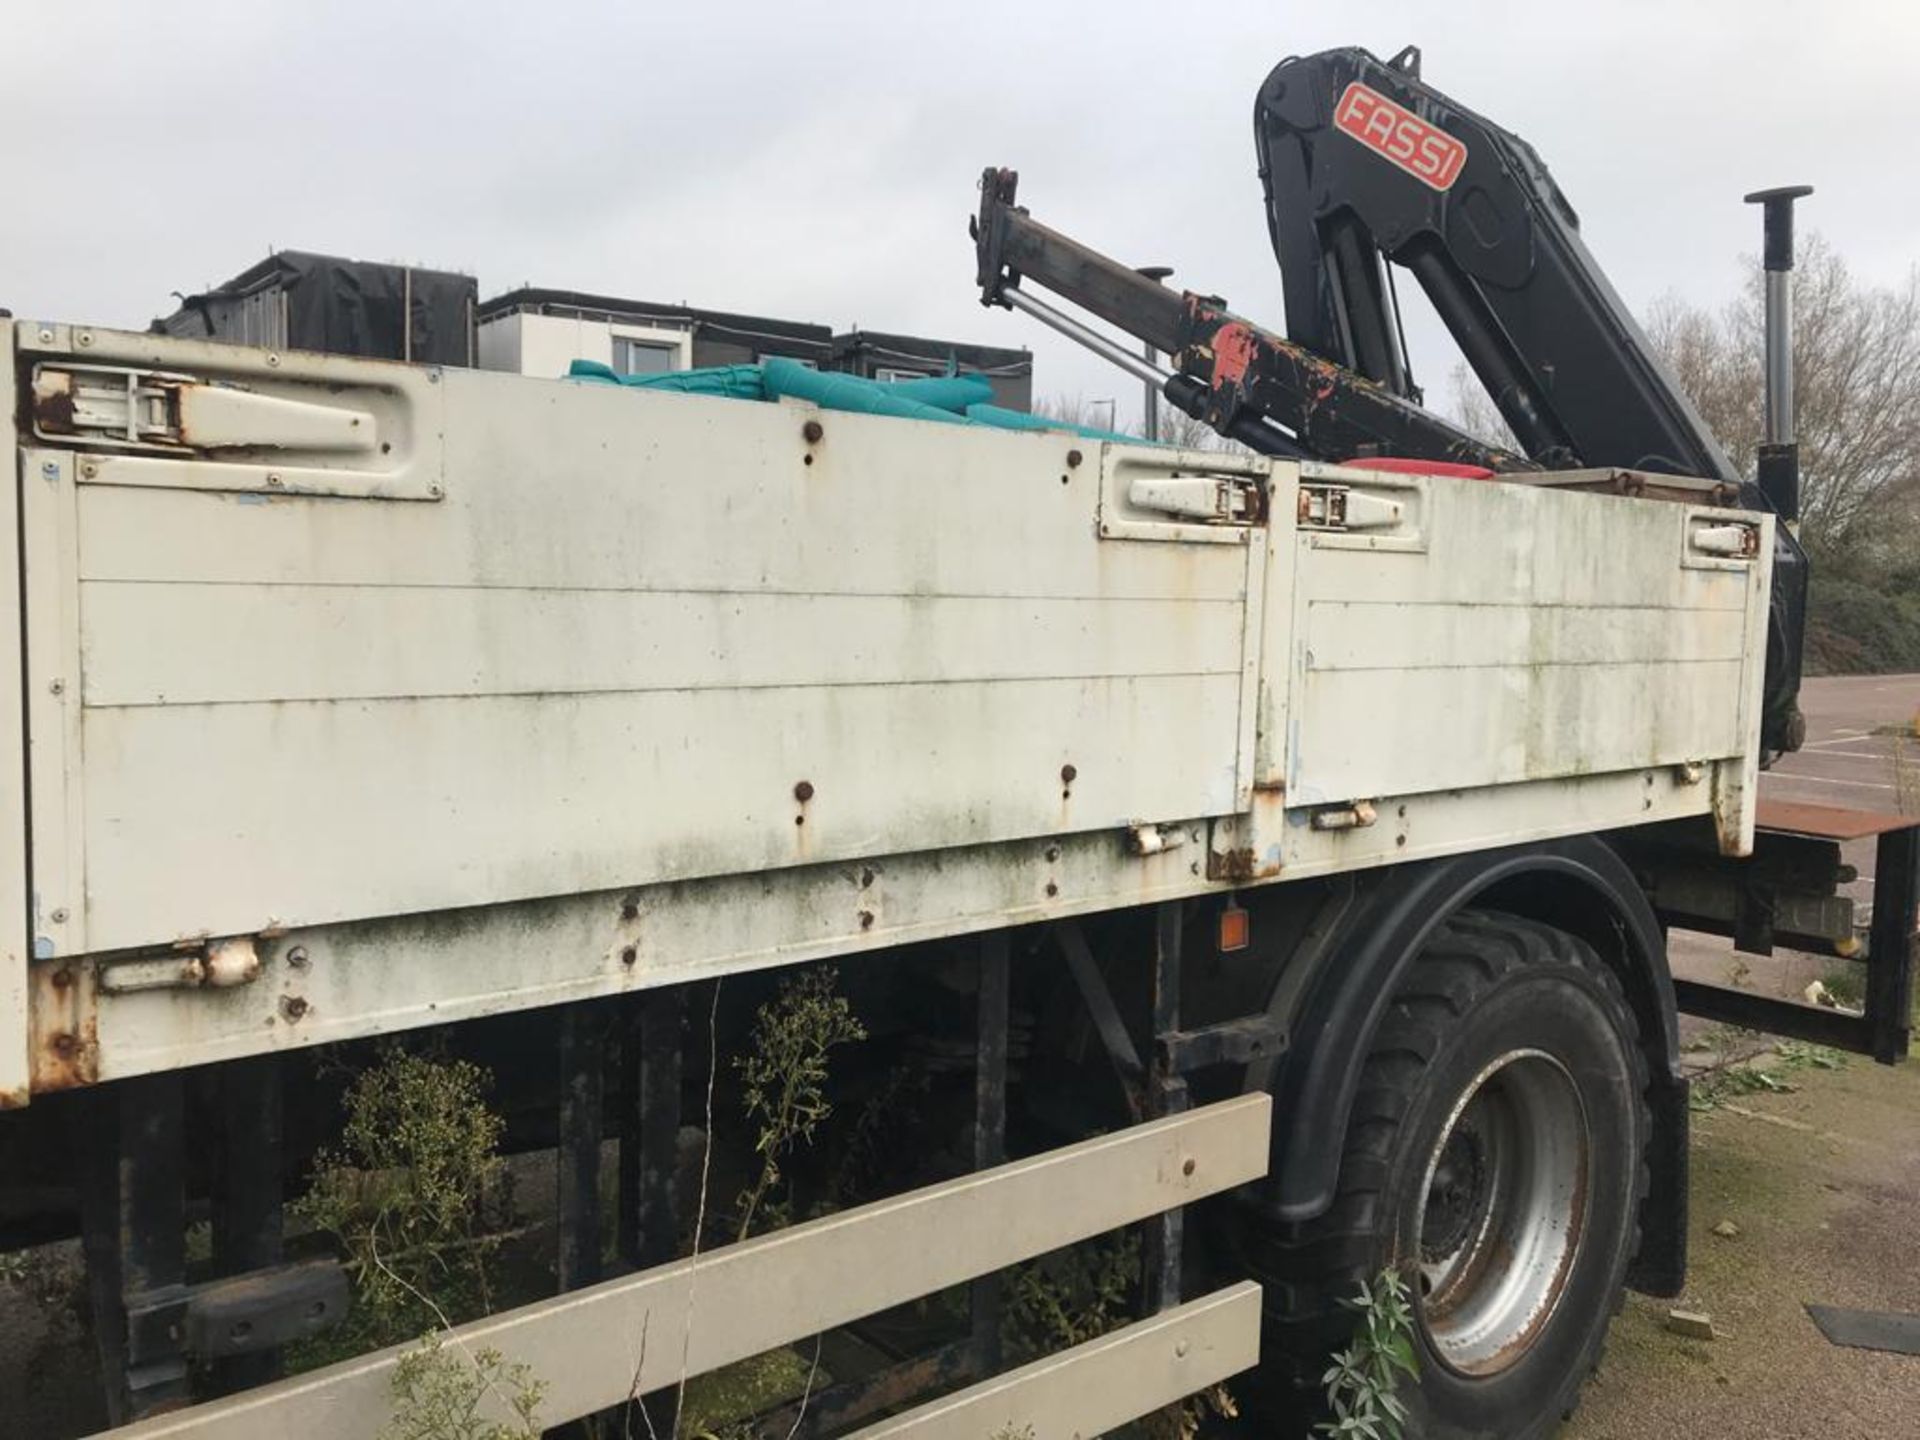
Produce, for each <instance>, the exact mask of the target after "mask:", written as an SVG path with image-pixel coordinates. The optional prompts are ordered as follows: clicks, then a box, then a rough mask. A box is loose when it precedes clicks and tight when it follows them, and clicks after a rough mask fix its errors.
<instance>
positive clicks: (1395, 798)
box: [0, 327, 1771, 1089]
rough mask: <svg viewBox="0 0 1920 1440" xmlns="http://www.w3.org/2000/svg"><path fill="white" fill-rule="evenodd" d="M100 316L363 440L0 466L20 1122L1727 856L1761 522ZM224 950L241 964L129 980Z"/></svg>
mask: <svg viewBox="0 0 1920 1440" xmlns="http://www.w3.org/2000/svg"><path fill="white" fill-rule="evenodd" d="M54 328H55V329H56V330H57V331H58V332H59V333H60V334H63V335H64V334H67V333H69V332H67V331H66V330H65V329H64V328H63V327H54ZM76 333H77V332H76ZM88 333H89V335H90V337H91V338H90V340H89V352H88V354H89V358H90V360H92V361H94V362H100V363H106V364H119V365H134V366H141V365H145V366H153V367H156V368H166V369H168V370H171V371H175V372H186V373H190V374H199V373H201V372H203V371H204V372H206V373H209V374H211V375H213V376H215V377H216V378H221V379H224V380H226V381H228V382H233V381H238V382H239V383H241V384H247V385H252V384H255V383H258V384H259V385H261V386H262V387H263V389H264V390H266V391H269V392H271V393H273V394H276V395H278V396H279V397H280V398H281V399H283V400H289V399H290V400H295V401H301V402H310V403H308V404H305V405H303V406H302V407H301V408H300V409H299V410H298V415H299V418H300V422H301V424H302V425H304V426H308V427H309V428H310V429H311V428H312V427H313V426H314V425H315V424H317V423H319V422H325V421H328V419H329V417H325V416H321V417H319V420H318V421H316V418H315V416H314V415H313V414H312V413H311V410H312V406H313V405H316V404H317V405H321V406H324V405H326V404H329V403H332V401H331V400H330V399H329V398H328V397H341V396H347V397H350V398H351V400H352V403H353V405H354V406H355V407H357V410H358V411H359V412H360V413H363V414H364V415H365V416H367V417H368V420H369V423H371V424H373V425H374V427H375V429H376V431H377V435H376V436H375V437H374V440H373V441H369V442H368V443H366V444H362V445H359V446H358V447H357V448H354V449H352V450H350V451H342V452H338V453H335V452H327V453H317V454H314V455H310V456H307V457H305V459H304V460H303V463H302V464H301V465H300V466H298V467H293V466H289V467H287V468H285V469H276V468H274V465H273V462H272V460H271V457H263V456H261V455H259V454H254V455H251V456H234V457H232V458H229V457H228V456H227V455H225V454H214V455H204V454H203V455H199V456H196V457H192V458H188V459H173V458H169V457H165V456H159V455H153V454H146V455H140V456H126V455H122V456H120V457H118V458H115V457H112V456H108V455H105V454H100V455H95V454H92V453H91V452H89V451H88V450H87V449H86V448H84V447H78V446H72V445H66V444H57V443H55V444H47V445H45V446H43V447H42V448H33V447H32V446H31V445H30V446H29V447H28V448H25V449H23V450H22V451H21V452H20V453H21V456H22V460H23V463H24V464H25V466H26V472H27V473H26V476H25V481H24V483H25V488H24V490H23V491H22V511H21V516H20V526H21V533H22V538H23V547H24V552H25V554H26V557H27V560H26V569H25V588H26V594H27V603H26V616H25V625H26V656H25V663H26V670H27V695H26V701H25V706H26V711H27V734H28V743H29V747H30V748H29V757H30V758H29V762H28V770H29V774H30V779H31V782H32V783H31V810H32V815H31V819H32V827H31V833H32V836H33V842H34V851H33V855H32V857H31V866H32V870H31V873H32V879H33V887H32V891H31V900H32V916H33V920H32V924H31V928H30V929H29V928H28V926H27V923H26V921H25V920H24V919H23V921H22V925H21V927H20V929H21V931H22V933H27V934H31V935H32V937H33V945H34V950H35V954H36V957H37V958H36V960H35V961H34V962H33V964H32V966H31V970H30V990H29V996H28V1001H27V1004H26V1005H25V1006H24V1007H22V1006H21V1005H20V1004H19V1003H18V1002H17V1000H15V1001H10V1000H9V999H8V998H7V996H8V992H7V991H6V990H5V989H4V984H5V981H4V975H0V1046H4V1045H9V1044H10V1045H12V1047H13V1053H16V1054H17V1053H18V1052H19V1050H20V1049H21V1048H22V1047H21V1045H20V1043H19V1032H26V1039H25V1046H24V1049H25V1051H26V1054H27V1056H28V1057H29V1061H30V1073H31V1078H32V1083H33V1086H34V1088H36V1089H56V1088H65V1087H69V1086H73V1085H78V1084H85V1083H90V1082H92V1081H96V1080H102V1079H114V1078H119V1077H122V1076H127V1075H134V1074H140V1073H145V1072H148V1071H153V1070H159V1069H167V1068H173V1067H177V1066H181V1065H188V1064H198V1063H206V1062H209V1061H213V1060H218V1059H224V1058H232V1057H236V1056H240V1055H246V1054H252V1053H257V1052H259V1051H262V1050H270V1049H280V1048H288V1047H299V1046H305V1045H311V1044H316V1043H322V1042H325V1041H331V1040H341V1039H347V1038H352V1037H357V1036H364V1035H369V1034H377V1033H381V1032H384V1031H392V1030H399V1029H405V1028H409V1027H413V1026H419V1025H427V1024H433V1023H438V1022H445V1021H451V1020H456V1019H463V1018H471V1017H474V1016H481V1015H488V1014H497V1013H503V1012H508V1011H513V1010H518V1009H524V1008H527V1007H530V1006H534V1005H546V1004H556V1003H560V1002H564V1001H570V1000H580V999H586V998H589V997H593V996H604V995H612V994H618V993H621V992H624V991H629V990H633V989H638V988H642V987H646V986H652V985H662V984H671V983H677V982H680V981H684V980H690V979H695V978H700V977H702V976H712V975H717V974H723V973H728V972H731V971H735V970H742V969H748V968H757V967H764V966H772V965H781V964H789V963H794V962H797V961H801V960H806V959H813V958H819V957H825V956H831V955H837V954H845V953H851V952H855V951H860V950H870V949H877V948H880V947H884V946H890V945H898V944H903V943H907V942H912V941H920V940H929V939H936V938H941V937H948V936H955V935H962V934H966V933H970V932H977V931H982V930H990V929H994V928H998V927H1001V926H1006V925H1012V924H1023V923H1030V922H1037V921H1044V920H1048V919H1056V918H1060V917H1064V916H1068V915H1074V914H1081V913H1087V912H1093V911H1099V910H1105V909H1112V908H1116V907H1119V906H1125V905H1131V904H1139V903H1144V902H1148V901H1153V900H1161V899H1169V898H1173V897H1176V896H1180V895H1188V894H1195V893H1199V892H1202V891H1204V890H1206V889H1208V888H1213V887H1218V886H1222V885H1228V884H1244V883H1248V882H1251V881H1256V880H1267V879H1275V878H1278V879H1285V878H1292V877H1306V876H1310V875H1316V874H1323V873H1327V872H1330V871H1337V870H1343V869H1353V868H1358V867H1363V866H1371V865H1381V864H1389V863H1394V862H1397V861H1402V860H1410V859H1414V858H1421V857H1431V856H1437V855H1443V854H1451V853H1458V852H1460V851H1463V850H1469V849H1475V848H1484V847H1489V846H1495V845H1503V844H1510V843H1515V842H1519V841H1525V840H1535V839H1543V838H1547V837H1550V836H1557V835H1566V834H1571V833H1577V832H1582V831H1592V830H1604V829H1611V828H1617V827H1621V826H1626V825H1632V824H1637V823H1642V822H1651V821H1659V820H1668V819H1678V818H1684V817H1688V816H1701V815H1706V814H1712V815H1713V817H1714V819H1715V821H1716V823H1717V824H1718V825H1719V827H1720V833H1721V839H1722V844H1723V846H1725V847H1726V848H1727V849H1729V850H1733V851H1737V850H1739V849H1740V848H1741V847H1742V846H1743V845H1744V844H1747V843H1749V842H1750V839H1751V831H1752V803H1753V790H1754V777H1755V773H1756V770H1755V767H1756V763H1757V757H1756V747H1757V743H1758V741H1757V724H1758V697H1759V689H1760V679H1761V666H1762V664H1763V662H1764V643H1763V642H1764V633H1765V629H1764V627H1765V623H1766V614H1765V603H1766V593H1767V584H1768V580H1769V564H1770V554H1771V552H1770V548H1769V545H1770V536H1771V532H1770V528H1769V526H1770V522H1769V521H1767V520H1766V519H1765V518H1764V517H1755V516H1751V515H1743V514H1740V513H1739V512H1722V511H1706V510H1700V509H1697V508H1693V507H1689V506H1686V505H1680V504H1673V503H1668V502H1661V501H1644V500H1627V499H1613V498H1607V497H1601V496H1594V495H1588V494H1574V493H1566V492H1564V491H1560V490H1553V489H1540V490H1535V489H1530V488H1528V487H1526V486H1523V485H1514V484H1505V483H1501V484H1486V483H1481V482H1465V481H1453V480H1443V479H1429V478H1426V477H1407V476H1398V477H1392V476H1384V475H1369V474H1366V473H1363V472H1356V471H1347V470H1337V469H1331V468H1329V467H1321V466H1312V465H1305V466H1296V465H1292V464H1288V463H1284V462H1267V461H1264V460H1257V459H1252V458H1249V457H1231V456H1229V457H1221V456H1208V455H1192V454H1185V453H1182V452H1174V451H1147V450H1143V449H1135V448H1132V447H1101V446H1097V445H1094V444H1091V443H1089V442H1087V441H1084V440H1075V439H1070V438H1068V437H1064V436H1057V435H1044V434H1040V435H1033V434H1028V435H1007V434H996V433H989V432H982V431H977V430H971V429H964V428H960V427H951V426H938V425H933V426H930V425H924V424H920V423H916V422H903V421H896V420H885V419H875V418H864V417H859V416H853V415H843V414H831V413H828V414H823V413H821V412H817V411H814V410H811V409H807V408H794V407H787V406H774V405H752V404H745V403H741V402H734V401H723V400H705V399H701V398H698V397H684V396H664V395H647V394H636V393H632V392H624V391H619V390H613V389H599V388H592V387H584V386H578V385H569V384H562V383H555V382H548V381H533V380H527V379H522V378H518V377H510V376H500V375H489V374H483V373H475V372H453V373H447V374H444V375H442V374H438V373H436V372H428V371H424V370H420V369H418V368H413V367H396V366H387V365H384V364H380V363H376V362H361V361H343V360H339V359H337V358H328V357H313V356H301V355H296V354H290V353H289V354H284V355H277V356H274V355H267V354H265V353H264V352H254V351H245V350H239V349H233V348H228V347H218V346H211V345H200V344H193V343H187V342H179V341H169V340H165V339H160V338H155V337H149V336H128V335H113V334H111V333H109V332H103V331H95V332H88ZM28 358H32V357H28ZM303 387H304V388H303ZM342 403H344V401H343V402H342ZM282 413H284V414H289V415H291V414H294V413H296V412H295V411H292V410H283V411H282ZM336 423H337V422H336ZM349 428H351V427H349ZM375 442H377V443H375ZM389 445H391V447H392V448H391V450H389V449H388V448H387V447H388V446H389ZM170 467H171V468H170ZM1216 485H1218V486H1224V487H1226V488H1225V489H1224V490H1218V489H1216V488H1214V487H1216ZM1341 487H1345V489H1346V490H1347V491H1348V492H1350V493H1349V494H1348V495H1347V497H1346V499H1345V502H1344V508H1343V509H1342V510H1341V513H1340V515H1339V516H1338V518H1337V521H1335V520H1333V519H1331V518H1329V517H1332V516H1333V511H1332V509H1329V508H1327V507H1328V505H1329V504H1330V501H1329V493H1330V491H1331V490H1332V489H1335V488H1341ZM1209 497H1213V498H1214V499H1217V500H1218V501H1219V502H1220V505H1219V508H1218V509H1217V510H1209V509H1208V508H1207V502H1208V501H1209ZM1316 505H1319V506H1321V509H1320V510H1319V511H1318V512H1317V513H1318V514H1319V516H1320V517H1321V518H1320V520H1319V521H1318V522H1316V521H1315V518H1314V517H1315V513H1316V512H1315V506H1316ZM1336 523H1337V525H1338V526H1339V527H1344V528H1331V527H1332V526H1333V525H1335V524H1336ZM1316 524H1317V525H1318V528H1316ZM1741 525H1745V526H1747V527H1749V528H1750V529H1752V530H1753V531H1754V532H1755V536H1754V538H1755V542H1756V543H1755V546H1754V554H1753V555H1752V556H1751V557H1746V556H1741V555H1728V554H1727V553H1726V538H1727V534H1728V531H1729V527H1730V526H1731V527H1733V529H1735V530H1737V529H1738V527H1739V526H1741ZM1706 530H1712V531H1713V532H1714V533H1713V535H1711V536H1707V537H1706V538H1707V539H1709V540H1711V541H1712V543H1711V544H1704V543H1702V536H1703V535H1704V534H1705V531H1706ZM1736 548H1737V547H1736ZM4 579H5V577H4V575H0V591H3V590H4ZM0 603H4V601H0ZM3 620H4V617H0V621H3ZM18 620H19V617H18V616H16V617H15V621H16V624H15V630H16V633H17V630H18ZM0 629H4V626H3V625H0ZM5 670H6V666H5V656H4V654H0V673H5ZM16 673H17V671H16ZM8 743H9V742H8V738H7V735H6V733H5V730H4V725H0V759H3V758H4V754H5V748H6V746H7V744H8ZM16 743H17V741H16ZM3 799H4V795H3V794H0V800H3ZM1356 802H1366V803H1364V804H1359V803H1356ZM1343 812H1344V813H1343ZM1137 826H1150V827H1153V828H1152V830H1151V833H1148V832H1147V831H1135V829H1134V827H1137ZM7 843H10V842H9V841H8V840H7V839H6V837H5V836H4V835H0V852H3V851H4V846H5V845H6V844H7ZM20 843H22V844H24V835H23V836H21V837H20ZM4 858H5V857H4V853H0V863H3V862H4ZM25 868H26V861H25V859H24V858H22V860H21V862H20V866H19V869H18V870H17V871H16V872H15V873H24V871H25ZM27 899H28V896H25V895H23V896H22V897H21V903H22V905H23V906H24V905H25V904H26V902H27ZM5 903H6V902H5V900H4V897H0V921H4V920H5V919H6V917H5V914H4V905H5ZM209 935H211V936H231V935H240V936H249V937H252V943H253V944H254V945H255V947H256V949H257V952H258V955H259V958H260V961H261V967H260V971H259V976H258V978H257V979H254V980H253V981H252V982H251V983H242V984H239V985H236V986H235V987H234V988H231V989H216V988H211V987H209V988H200V989H171V988H144V987H143V986H142V985H140V984H135V983H133V981H132V980H130V979H129V977H132V976H136V975H137V974H143V973H146V972H144V971H141V970H140V965H141V964H143V963H145V957H143V956H141V955H139V954H137V953H136V954H134V955H133V956H131V957H129V956H119V955H116V954H114V953H113V952H116V951H123V950H125V951H132V952H140V951H147V950H152V949H154V948H155V947H167V946H172V945H174V944H175V943H177V942H179V941H182V940H188V941H191V940H193V939H194V938H195V937H205V936H209ZM129 962H132V963H129ZM0 963H4V961H3V960H0ZM148 968H149V970H150V969H151V966H149V967H148ZM163 978H164V976H163ZM29 1027H30V1029H29ZM9 1032H14V1033H12V1034H10V1033H9ZM5 1053H6V1051H5V1050H4V1049H0V1060H3V1059H4V1055H5ZM7 1073H8V1072H6V1071H5V1070H4V1068H3V1067H0V1081H4V1080H5V1079H6V1077H7Z"/></svg>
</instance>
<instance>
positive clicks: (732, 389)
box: [567, 360, 767, 400]
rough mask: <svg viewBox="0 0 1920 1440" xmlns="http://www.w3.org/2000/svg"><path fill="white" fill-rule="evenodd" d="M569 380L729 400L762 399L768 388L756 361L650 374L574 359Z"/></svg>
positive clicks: (569, 371)
mask: <svg viewBox="0 0 1920 1440" xmlns="http://www.w3.org/2000/svg"><path fill="white" fill-rule="evenodd" d="M567 378H568V379H570V380H586V381H590V382H592V383H594V384H596V385H624V386H626V387H627V388H628V389H630V390H669V391H673V392H674V393H676V394H681V395H723V396H725V397H726V398H728V399H730V400H765V399H766V398H767V388H766V385H765V383H764V380H763V377H762V376H761V374H760V367H759V366H758V365H709V366H706V367H705V368H704V369H700V370H663V371H660V372H659V373H657V374H652V375H622V374H621V373H620V372H619V371H617V370H615V369H614V368H613V367H612V366H611V365H603V364H601V363H600V362H599V361H598V360H576V361H574V362H573V364H572V366H571V367H570V368H569V369H568V371H567Z"/></svg>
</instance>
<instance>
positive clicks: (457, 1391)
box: [380, 1334, 546, 1440]
mask: <svg viewBox="0 0 1920 1440" xmlns="http://www.w3.org/2000/svg"><path fill="white" fill-rule="evenodd" d="M392 1385H393V1418H392V1419H390V1420H389V1421H388V1422H387V1424H386V1425H385V1426H384V1427H383V1428H382V1429H381V1431H380V1440H539V1437H540V1435H541V1427H540V1419H539V1411H540V1400H541V1397H542V1395H543V1394H544V1393H545V1391H546V1383H545V1382H544V1381H541V1380H537V1379H535V1378H534V1375H533V1372H532V1371H531V1370H530V1369H529V1368H528V1367H527V1366H525V1365H520V1364H512V1365H510V1364H508V1363H507V1362H506V1360H505V1359H504V1358H503V1357H502V1356H501V1354H500V1352H499V1351H498V1350H493V1349H486V1350H477V1351H473V1352H472V1353H471V1354H469V1353H467V1352H464V1351H460V1352H456V1351H451V1350H448V1349H447V1348H446V1347H445V1346H443V1345H442V1344H441V1341H440V1337H439V1335H438V1334H429V1335H427V1336H426V1338H424V1339H423V1340H421V1342H420V1343H419V1344H418V1345H417V1346H415V1347H414V1348H413V1349H411V1350H409V1351H407V1353H406V1354H404V1355H402V1356H401V1357H400V1363H399V1364H398V1365H396V1366H395V1367H394V1371H393V1382H392ZM490 1398H491V1399H492V1400H494V1401H495V1402H496V1404H495V1405H493V1406H491V1407H489V1406H488V1405H487V1403H486V1402H487V1401H488V1400H489V1399H490ZM490 1409H491V1410H492V1411H494V1412H495V1413H498V1412H499V1411H502V1410H504V1411H505V1412H506V1413H507V1414H508V1415H509V1416H510V1417H511V1418H510V1419H505V1420H500V1419H490V1418H488V1414H487V1412H488V1411H489V1410H490Z"/></svg>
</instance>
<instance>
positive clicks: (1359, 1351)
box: [1314, 1270, 1420, 1440]
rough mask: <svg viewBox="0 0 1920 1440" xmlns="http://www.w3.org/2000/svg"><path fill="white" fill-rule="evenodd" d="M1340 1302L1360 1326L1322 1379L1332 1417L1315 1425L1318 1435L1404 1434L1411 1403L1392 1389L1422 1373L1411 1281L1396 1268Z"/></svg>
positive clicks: (1384, 1438)
mask: <svg viewBox="0 0 1920 1440" xmlns="http://www.w3.org/2000/svg"><path fill="white" fill-rule="evenodd" d="M1340 1303H1341V1304H1343V1305H1345V1306H1347V1307H1348V1308H1349V1309H1351V1310H1354V1311H1357V1312H1358V1313H1359V1316H1360V1327H1359V1329H1358V1331H1356V1333H1355V1334H1354V1337H1353V1343H1352V1344H1351V1345H1349V1346H1347V1348H1346V1349H1344V1350H1341V1351H1339V1352H1337V1353H1336V1354H1335V1355H1334V1357H1333V1364H1332V1366H1330V1367H1329V1368H1328V1370H1327V1372H1326V1374H1324V1375H1323V1376H1321V1377H1320V1384H1321V1386H1322V1388H1324V1389H1325V1391H1326V1395H1327V1409H1328V1410H1329V1411H1330V1412H1331V1416H1330V1418H1328V1419H1326V1420H1322V1421H1321V1422H1320V1423H1319V1424H1318V1425H1316V1426H1315V1427H1314V1430H1315V1432H1316V1433H1317V1434H1321V1435H1333V1436H1347V1437H1361V1440H1400V1437H1401V1436H1402V1435H1403V1434H1404V1433H1405V1429H1406V1421H1407V1407H1406V1405H1405V1404H1404V1403H1402V1401H1401V1400H1400V1397H1399V1396H1398V1395H1397V1394H1395V1393H1394V1392H1395V1391H1396V1390H1398V1389H1399V1386H1400V1381H1401V1379H1402V1378H1403V1377H1405V1378H1408V1379H1412V1378H1415V1377H1417V1376H1418V1375H1419V1373H1420V1366H1419V1364H1418V1362H1416V1361H1415V1360H1414V1358H1413V1305H1412V1302H1411V1300H1410V1299H1409V1298H1408V1292H1407V1282H1406V1281H1404V1280H1402V1279H1401V1278H1400V1276H1399V1275H1398V1274H1396V1273H1395V1272H1394V1271H1392V1270H1383V1271H1381V1272H1380V1274H1379V1275H1377V1276H1375V1277H1374V1279H1373V1281H1372V1283H1371V1284H1364V1285H1362V1286H1361V1287H1360V1293H1359V1294H1358V1295H1356V1296H1354V1297H1353V1298H1352V1299H1351V1300H1343V1301H1341V1302H1340Z"/></svg>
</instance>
